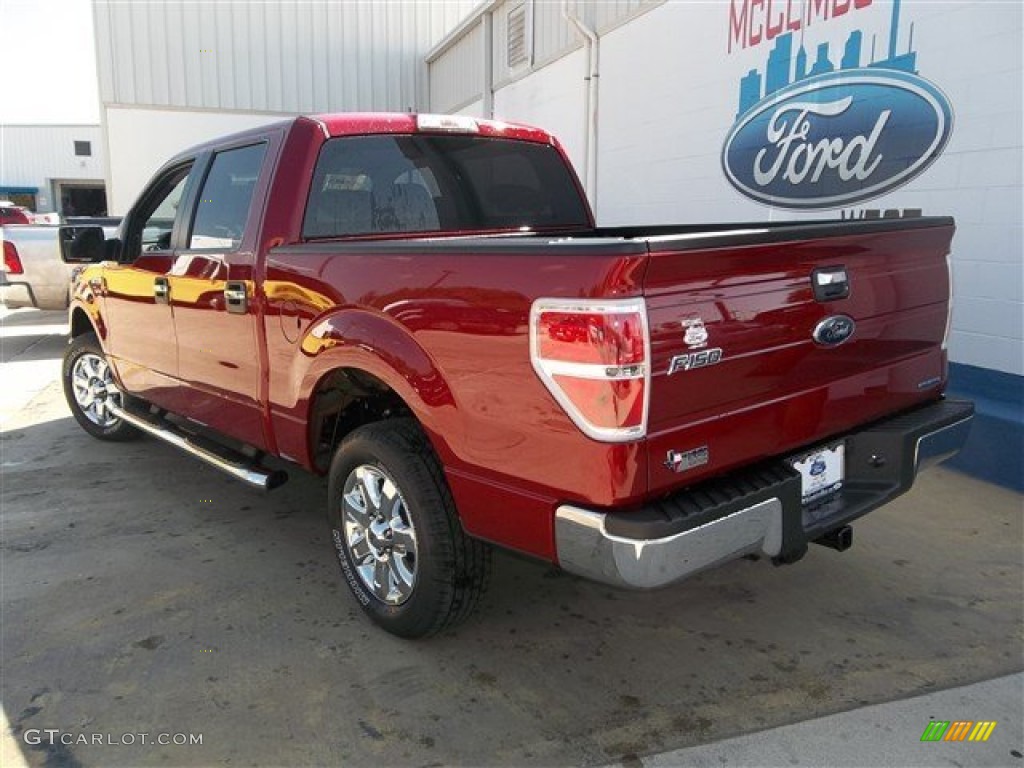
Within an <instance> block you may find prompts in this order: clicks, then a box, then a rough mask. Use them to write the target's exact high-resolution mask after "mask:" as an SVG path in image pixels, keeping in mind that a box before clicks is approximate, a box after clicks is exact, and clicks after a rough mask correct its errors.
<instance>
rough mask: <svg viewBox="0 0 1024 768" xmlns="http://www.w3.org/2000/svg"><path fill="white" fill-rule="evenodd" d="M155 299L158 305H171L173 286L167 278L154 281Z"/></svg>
mask: <svg viewBox="0 0 1024 768" xmlns="http://www.w3.org/2000/svg"><path fill="white" fill-rule="evenodd" d="M153 297H154V298H155V299H156V303H157V304H170V303H171V286H170V284H169V283H168V282H167V278H166V277H157V278H155V279H154V280H153Z"/></svg>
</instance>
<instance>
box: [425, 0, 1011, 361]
mask: <svg viewBox="0 0 1024 768" xmlns="http://www.w3.org/2000/svg"><path fill="white" fill-rule="evenodd" d="M509 1H511V0H509ZM579 5H580V4H578V3H577V4H572V6H571V7H577V6H579ZM616 5H617V8H614V9H613V8H611V6H606V5H605V4H601V3H597V4H596V5H594V6H593V7H587V8H585V11H586V16H587V18H588V19H590V20H591V21H594V20H595V19H596V16H597V15H600V16H601V19H600V20H599V21H600V24H599V25H598V26H599V28H603V29H604V30H605V31H604V32H603V33H602V35H601V42H600V78H599V90H600V96H599V119H598V122H599V129H598V133H597V147H598V160H597V174H598V188H597V200H596V211H597V216H598V221H599V223H600V224H604V225H615V224H672V223H694V222H713V221H750V220H765V219H767V220H780V219H811V218H834V217H837V216H838V215H840V210H839V209H835V208H833V209H824V208H821V209H817V210H812V211H806V212H804V211H795V210H791V209H787V208H782V207H772V206H768V205H765V204H762V203H758V202H755V201H753V200H752V199H750V198H748V197H746V196H744V195H743V194H741V193H740V192H739V191H738V190H737V189H736V188H734V187H733V186H732V185H731V184H730V183H729V181H728V180H727V178H726V175H725V173H724V171H723V165H722V151H723V145H724V143H725V141H726V138H727V136H728V134H729V132H730V130H731V129H732V128H733V125H734V123H736V122H737V117H738V112H739V111H740V110H739V106H740V100H739V88H740V80H741V78H742V77H744V75H746V74H747V73H749V72H750V71H751V70H755V69H757V70H759V71H760V72H761V74H762V75H764V74H765V73H766V71H767V66H766V61H767V58H768V56H769V53H770V51H771V50H772V49H773V46H775V45H776V44H777V41H769V40H766V39H765V38H766V37H767V30H766V27H765V24H766V23H767V22H766V21H765V19H764V18H760V19H754V17H753V16H751V17H749V18H748V20H747V27H746V31H747V33H748V34H749V33H751V32H753V33H754V34H755V37H760V38H761V39H760V41H755V42H753V43H751V40H750V38H749V37H748V39H747V43H749V44H748V45H746V46H744V45H742V44H740V43H739V42H733V43H731V34H732V33H731V31H730V12H731V10H732V12H733V13H734V14H736V15H739V13H741V12H742V9H743V8H747V10H748V11H749V12H750V13H751V14H753V13H754V12H755V11H754V9H756V10H757V11H758V12H760V13H764V12H766V10H767V9H769V8H773V9H774V10H773V11H772V15H773V17H775V22H778V19H780V18H782V17H781V16H779V14H783V13H784V12H786V11H787V10H790V9H796V12H797V13H799V12H800V11H801V9H803V10H805V11H806V10H807V9H814V8H817V9H821V11H820V13H821V14H824V15H819V16H818V17H816V18H814V19H812V21H811V23H809V24H807V25H805V26H804V27H803V28H802V29H800V30H799V31H795V32H794V33H793V40H794V50H796V46H798V45H799V44H801V43H803V44H804V45H805V48H806V50H807V54H808V59H809V61H808V66H811V65H812V64H813V61H814V60H815V58H816V56H817V49H818V46H819V45H822V44H827V45H828V46H829V50H828V54H829V56H830V59H831V60H832V61H833V63H834V64H835V66H837V67H838V66H839V61H840V57H841V56H842V55H843V53H844V51H845V48H844V45H846V44H847V43H848V41H849V40H850V39H851V33H853V32H855V31H859V32H860V34H861V35H862V48H861V56H860V62H861V63H860V66H861V67H863V66H866V65H867V63H868V62H870V61H878V60H880V59H883V58H885V57H886V56H887V54H888V47H889V39H890V38H889V33H890V30H891V29H892V27H893V25H892V11H893V5H892V3H891V2H888V1H887V0H862V1H861V2H857V3H853V2H846V0H827V1H823V2H820V3H819V2H816V1H815V2H813V3H774V4H769V3H758V2H754V0H748V1H747V2H746V3H744V0H727V1H726V2H714V3H691V2H668V3H665V4H663V5H658V6H657V7H653V8H652V7H650V4H646V3H628V2H624V3H617V4H616ZM824 9H827V12H826V11H825V10H824ZM832 13H835V15H834V16H832ZM624 14H625V17H624V16H623V15H624ZM548 15H549V16H550V14H548ZM826 15H827V16H829V17H828V18H826V17H825V16H826ZM538 18H539V16H538ZM545 18H547V17H545ZM624 18H625V21H624V22H623V19H624ZM768 21H772V20H768ZM544 23H548V24H564V20H557V21H556V20H554V17H552V18H551V19H549V21H548V22H544ZM497 26H498V25H496V28H497ZM896 29H897V37H896V42H897V52H898V53H903V52H905V51H907V50H909V49H911V47H912V48H913V49H914V50H915V51H916V55H917V58H916V62H915V64H914V67H913V68H914V69H915V70H916V72H917V74H918V75H919V76H920V77H922V78H925V79H927V80H928V81H930V82H931V83H933V84H934V85H935V86H937V87H938V88H939V89H940V90H941V91H942V92H943V93H944V94H945V96H946V98H947V99H948V101H949V102H950V104H951V107H952V111H953V115H954V125H953V129H952V134H951V136H950V138H949V141H948V144H947V145H946V146H945V149H944V150H943V151H941V153H940V154H939V155H938V156H937V158H936V159H935V160H934V162H933V164H931V165H930V166H929V167H927V169H926V170H924V171H923V172H921V173H920V174H919V175H917V176H915V177H914V178H913V179H912V180H911V181H910V182H909V183H907V184H905V185H904V186H901V187H898V188H895V189H893V190H892V191H891V192H889V193H887V194H885V195H883V196H881V197H876V198H873V199H869V200H864V201H860V202H857V203H856V204H855V205H852V206H850V209H851V210H856V211H857V212H858V215H859V213H862V212H863V209H882V210H884V209H905V208H920V209H922V210H923V212H924V213H925V214H926V215H952V216H954V217H955V218H956V222H957V234H956V237H955V239H954V241H953V256H952V264H953V272H954V292H955V295H956V311H955V315H954V323H953V328H952V335H951V339H950V355H951V359H952V360H954V361H957V362H961V363H967V364H970V365H976V366H980V367H985V368H991V369H996V370H999V371H1004V372H1008V373H1012V374H1017V375H1021V374H1024V242H1022V241H1024V229H1022V226H1024V221H1022V218H1024V199H1022V191H1021V190H1022V165H1024V151H1022V143H1024V126H1022V113H1024V104H1022V92H1024V82H1022V81H1024V76H1022V58H1021V53H1020V51H1021V47H1020V46H1021V43H1020V41H1021V40H1022V39H1024V26H1022V6H1021V4H1019V3H991V4H984V5H980V4H977V3H972V2H966V1H965V0H954V1H952V2H950V1H947V0H923V1H921V2H913V3H910V2H906V1H904V2H903V3H902V5H901V8H900V17H899V24H898V25H896ZM781 31H782V32H785V28H782V30H781ZM558 34H559V33H557V32H555V31H551V30H542V29H535V30H534V37H535V39H536V40H555V39H558ZM776 36H778V33H777V34H776ZM576 44H577V45H578V44H579V43H578V40H577V43H576ZM443 47H444V43H442V44H440V45H439V46H438V48H439V49H442V48H443ZM498 47H499V42H498V41H496V43H495V49H496V60H497V49H498ZM437 53H438V50H437V49H435V54H437ZM582 55H583V53H582V51H577V53H574V54H573V55H572V56H570V57H568V58H567V57H564V56H563V57H562V58H558V59H556V60H555V62H554V63H551V64H548V65H546V66H539V67H537V68H536V69H535V70H534V71H532V72H530V71H527V72H525V73H522V74H520V75H517V76H516V79H514V80H512V81H511V82H509V84H508V85H505V86H504V87H502V85H503V83H502V81H501V80H500V75H501V72H500V71H498V70H497V69H496V71H495V79H496V83H497V85H498V89H497V91H496V93H495V97H494V103H495V110H496V113H497V114H498V115H499V116H500V117H502V118H504V119H507V120H512V121H520V122H527V123H534V124H537V125H540V126H541V127H546V128H549V129H551V130H552V131H553V132H554V133H556V134H557V135H559V136H561V137H563V138H564V139H565V143H566V144H567V145H569V146H570V147H571V154H572V155H573V160H574V162H575V163H576V164H577V166H578V167H581V160H582V158H581V157H580V151H579V150H580V147H581V145H582V133H581V131H582V130H583V122H582V109H583V107H582V104H583V101H582V99H583V93H584V89H585V88H586V84H585V82H584V81H583V80H582V79H581V78H580V77H579V73H580V72H581V71H582V65H580V69H578V70H576V71H577V77H576V78H575V84H574V82H573V78H572V77H571V75H570V73H571V71H572V69H573V67H572V66H568V64H567V63H568V61H569V60H570V59H572V57H576V58H577V60H578V59H579V57H582ZM538 64H540V65H543V64H544V62H538ZM573 66H575V65H573ZM435 108H444V107H443V105H435ZM499 108H500V111H499Z"/></svg>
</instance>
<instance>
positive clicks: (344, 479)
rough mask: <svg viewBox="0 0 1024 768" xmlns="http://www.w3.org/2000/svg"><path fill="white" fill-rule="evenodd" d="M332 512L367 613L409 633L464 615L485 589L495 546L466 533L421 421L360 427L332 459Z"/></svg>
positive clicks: (345, 566) (346, 571)
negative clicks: (491, 550) (492, 548)
mask: <svg viewBox="0 0 1024 768" xmlns="http://www.w3.org/2000/svg"><path fill="white" fill-rule="evenodd" d="M329 488H330V490H329V500H328V504H329V506H328V517H329V520H330V524H331V535H332V537H333V539H334V546H335V548H336V549H337V552H338V561H339V563H340V564H341V570H342V574H343V576H344V578H345V581H346V582H347V583H348V586H349V588H350V589H351V590H352V593H353V594H354V595H355V597H356V600H357V601H358V602H359V604H360V605H361V606H362V608H363V610H364V611H365V612H366V613H367V615H368V616H369V617H370V618H371V619H373V621H374V622H376V623H377V624H378V625H380V626H381V627H382V628H384V629H385V630H387V631H388V632H391V633H392V634H395V635H398V636H400V637H409V638H416V637H427V636H429V635H433V634H436V633H437V632H440V631H441V630H443V629H445V628H446V627H449V626H452V625H454V624H457V623H458V622H460V621H462V620H463V619H465V618H466V617H467V616H468V615H469V614H470V613H471V612H472V610H473V608H474V607H475V605H476V603H477V601H478V600H479V599H480V596H481V595H482V594H483V592H484V590H485V589H486V584H487V579H488V576H489V573H490V559H491V558H490V556H491V553H490V548H489V547H488V546H487V545H486V544H484V543H482V542H480V541H477V540H475V539H471V538H470V537H468V536H466V534H465V533H463V531H462V526H461V525H460V523H459V520H458V516H457V514H456V511H455V504H454V502H453V501H452V497H451V492H450V491H449V490H448V484H447V483H446V482H445V479H444V475H443V473H442V471H441V466H440V463H439V462H438V460H437V457H436V456H435V454H434V452H433V449H432V448H431V446H430V443H429V442H428V441H427V439H426V436H425V435H424V434H423V432H422V431H421V430H420V428H419V426H418V425H417V424H416V423H415V422H414V421H412V420H409V419H392V420H389V421H382V422H377V423H375V424H368V425H366V426H364V427H360V428H359V429H356V430H354V431H353V432H352V434H350V435H349V436H348V437H347V438H346V439H345V440H344V441H343V442H342V444H341V446H340V447H339V448H338V451H337V453H336V454H335V457H334V461H333V462H332V463H331V471H330V482H329Z"/></svg>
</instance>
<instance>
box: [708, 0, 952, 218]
mask: <svg viewBox="0 0 1024 768" xmlns="http://www.w3.org/2000/svg"><path fill="white" fill-rule="evenodd" d="M901 4H902V3H901V0H892V2H891V3H890V4H888V6H879V8H883V7H884V8H886V10H887V11H888V14H887V16H888V18H887V21H888V25H887V28H885V29H879V28H878V27H877V26H876V27H875V31H874V32H868V31H867V30H866V29H859V28H854V29H852V30H851V29H850V26H849V25H844V26H845V28H843V27H836V28H835V32H842V33H844V34H845V37H839V36H838V35H835V34H834V33H832V32H829V29H830V25H832V24H834V23H835V22H836V19H838V18H840V17H842V18H843V19H845V20H847V21H852V20H866V19H867V16H865V15H864V14H869V13H870V9H871V8H872V7H873V0H854V2H853V3H852V4H851V3H845V4H839V3H832V4H831V5H829V3H827V2H826V3H824V4H821V3H815V4H814V5H813V6H812V5H811V4H810V3H808V4H807V5H806V6H804V11H805V15H806V18H803V17H800V18H797V19H795V23H794V19H790V21H788V22H786V24H784V25H783V24H782V23H781V21H780V19H782V18H783V16H779V15H778V13H779V11H778V9H779V8H781V7H782V6H776V10H775V11H766V13H767V14H768V15H767V17H766V18H767V19H768V21H769V22H771V23H762V22H759V21H755V11H756V9H757V8H759V7H760V6H757V5H756V4H755V2H754V0H749V2H748V0H743V2H738V0H733V1H732V3H731V4H730V6H729V7H730V16H729V22H730V26H729V30H730V38H729V44H730V49H731V48H732V46H733V44H735V45H736V46H737V48H738V49H744V48H748V47H752V48H755V49H756V47H757V45H758V44H759V43H763V42H765V41H766V40H771V41H772V43H773V45H772V48H771V49H770V50H769V51H768V53H767V56H766V57H765V59H763V61H764V64H763V67H760V68H757V67H755V68H754V69H749V70H748V71H747V72H746V74H744V75H743V76H741V78H740V83H739V111H738V112H737V114H736V121H735V123H734V124H733V125H732V128H731V129H730V130H729V131H728V133H727V135H726V138H725V143H724V144H723V146H722V170H723V171H724V173H725V176H726V178H727V179H728V180H729V183H730V184H731V185H732V186H733V187H735V188H736V189H737V190H739V191H740V192H741V193H742V194H744V195H745V196H747V197H748V198H750V199H751V200H756V201H757V202H759V203H764V204H766V205H772V206H778V207H780V208H791V209H803V210H811V209H816V208H818V209H820V208H843V207H847V206H852V205H854V204H856V203H860V202H863V201H865V200H870V199H872V198H876V197H880V196H882V195H884V194H886V193H888V192H891V191H892V190H894V189H896V188H897V187H900V186H902V185H903V184H906V183H907V182H909V181H911V180H912V179H914V178H915V177H916V176H919V175H920V174H921V173H923V172H924V171H925V170H927V169H928V167H929V166H930V165H931V164H932V163H933V162H935V160H936V159H938V157H939V155H940V154H942V150H943V149H944V148H945V147H946V143H947V142H948V141H949V138H950V134H951V133H952V130H953V110H952V108H951V107H950V104H949V99H947V98H946V96H945V94H943V93H942V91H941V90H939V88H938V87H936V86H935V85H934V84H933V83H931V82H929V81H928V80H926V79H925V78H923V77H921V75H920V74H918V71H917V65H918V54H917V51H916V50H914V49H913V41H914V35H913V24H912V23H911V25H910V30H909V34H906V37H905V38H904V34H905V32H906V31H905V30H904V32H903V33H901V28H903V27H905V26H906V24H905V20H903V21H901V16H900V7H901ZM767 7H768V8H769V9H771V8H772V5H771V3H770V2H769V3H768V5H767ZM792 7H793V6H791V5H789V4H787V5H785V9H786V10H785V14H789V12H790V10H791V9H792ZM830 10H831V13H832V15H831V17H830V16H829V12H830ZM818 11H823V12H824V16H823V17H822V16H819V15H818ZM785 14H784V16H785ZM787 18H788V17H787ZM875 20H876V23H877V22H878V21H881V19H878V18H877V16H876V17H875ZM823 25H824V26H823ZM858 26H859V25H858ZM818 30H821V32H823V33H824V34H825V35H826V39H825V40H823V41H822V40H821V38H820V37H818V34H820V33H819V32H818ZM796 32H799V34H796ZM812 34H813V35H814V37H815V38H817V39H816V40H815V39H812V37H811V35H812ZM829 38H830V39H829ZM886 38H887V39H888V46H887V47H883V46H884V41H885V40H886ZM902 39H906V40H907V47H906V48H904V47H903V45H902V43H901V40H902ZM879 43H882V45H881V46H880V45H879ZM880 48H881V51H879V49H880ZM879 54H880V55H879Z"/></svg>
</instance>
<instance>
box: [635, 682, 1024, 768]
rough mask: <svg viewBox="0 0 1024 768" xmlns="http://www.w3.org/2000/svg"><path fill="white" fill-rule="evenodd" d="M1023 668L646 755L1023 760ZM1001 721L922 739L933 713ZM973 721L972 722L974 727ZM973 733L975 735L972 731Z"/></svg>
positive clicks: (758, 762)
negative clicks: (946, 737)
mask: <svg viewBox="0 0 1024 768" xmlns="http://www.w3.org/2000/svg"><path fill="white" fill-rule="evenodd" d="M1022 701H1024V675H1021V674H1015V675H1007V676H1005V677H998V678H996V679H995V680H986V681H985V682H982V683H975V684H974V685H966V686H962V687H960V688H951V689H949V690H946V691H939V692H937V693H932V694H928V695H927V696H915V697H913V698H910V699H903V700H901V701H893V702H889V703H886V704H876V705H874V706H868V707H861V708H858V709H854V710H851V711H849V712H843V713H841V714H837V715H831V716H829V717H822V718H817V719H815V720H809V721H807V722H803V723H797V724H795V725H786V726H782V727H781V728H773V729H771V730H768V731H761V732H759V733H752V734H749V735H747V736H740V737H739V738H735V739H726V740H725V741H720V742H717V743H715V744H706V745H703V746H700V747H691V748H689V749H680V750H675V751H673V752H666V753H664V754H660V755H655V756H652V757H647V758H644V759H643V760H642V761H641V762H642V764H643V765H644V766H646V768H668V767H669V766H690V768H748V767H749V768H769V767H772V766H779V767H780V768H789V766H794V765H806V766H815V767H816V768H824V767H825V766H830V767H831V768H867V767H868V766H881V767H883V768H884V767H887V766H894V765H899V766H947V765H948V766H993V767H994V768H999V767H1001V766H1021V765H1024V759H1022V757H1024V717H1022V713H1021V708H1022V704H1021V702H1022ZM936 720H939V721H957V720H960V721H971V722H975V723H977V722H978V721H989V722H992V721H994V722H995V723H996V725H995V728H994V729H993V730H992V732H991V736H989V738H988V740H987V741H985V742H984V743H978V742H971V741H970V740H964V741H941V740H940V741H938V742H922V741H921V737H922V735H923V734H924V731H925V728H926V727H927V725H928V723H929V722H932V721H936ZM973 730H974V727H971V728H969V729H968V731H969V733H973ZM968 738H969V737H968Z"/></svg>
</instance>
